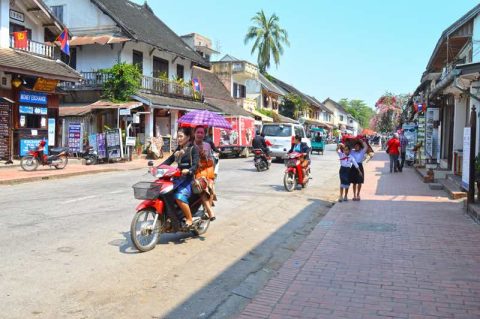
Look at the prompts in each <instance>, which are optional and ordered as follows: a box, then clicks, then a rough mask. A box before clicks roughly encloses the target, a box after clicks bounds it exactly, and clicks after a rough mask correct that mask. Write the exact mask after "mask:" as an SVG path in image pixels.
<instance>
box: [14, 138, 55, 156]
mask: <svg viewBox="0 0 480 319" xmlns="http://www.w3.org/2000/svg"><path fill="white" fill-rule="evenodd" d="M41 140H42V139H21V140H20V156H25V155H27V154H28V152H29V151H31V150H35V149H36V148H37V147H38V144H40V141H41ZM46 142H47V143H46V144H45V149H44V153H45V154H48V141H46Z"/></svg>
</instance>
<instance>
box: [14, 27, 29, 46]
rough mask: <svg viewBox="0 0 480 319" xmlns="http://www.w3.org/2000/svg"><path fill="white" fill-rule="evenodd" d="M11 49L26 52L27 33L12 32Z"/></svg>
mask: <svg viewBox="0 0 480 319" xmlns="http://www.w3.org/2000/svg"><path fill="white" fill-rule="evenodd" d="M13 47H14V48H15V49H23V50H26V49H27V48H28V34H27V31H20V32H13Z"/></svg>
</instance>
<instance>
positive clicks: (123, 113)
mask: <svg viewBox="0 0 480 319" xmlns="http://www.w3.org/2000/svg"><path fill="white" fill-rule="evenodd" d="M118 111H119V112H120V116H128V115H130V114H132V113H131V111H130V109H119V110H118Z"/></svg>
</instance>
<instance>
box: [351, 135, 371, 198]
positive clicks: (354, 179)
mask: <svg viewBox="0 0 480 319" xmlns="http://www.w3.org/2000/svg"><path fill="white" fill-rule="evenodd" d="M367 152H368V145H367V143H366V142H365V141H364V140H357V141H356V142H355V144H354V146H353V150H352V152H351V153H350V154H351V156H352V157H353V159H354V160H355V162H357V164H358V170H357V169H353V170H351V171H350V182H351V183H352V184H353V200H354V201H359V200H360V191H361V190H362V184H363V182H364V178H365V177H364V176H365V173H364V171H363V164H362V163H363V160H364V159H365V154H366V153H367Z"/></svg>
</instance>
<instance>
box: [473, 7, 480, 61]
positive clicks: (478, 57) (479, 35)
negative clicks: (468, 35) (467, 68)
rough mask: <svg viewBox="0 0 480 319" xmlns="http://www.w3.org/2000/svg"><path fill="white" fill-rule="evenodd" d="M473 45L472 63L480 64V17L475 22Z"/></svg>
mask: <svg viewBox="0 0 480 319" xmlns="http://www.w3.org/2000/svg"><path fill="white" fill-rule="evenodd" d="M472 43H473V49H472V52H473V54H472V62H480V15H477V16H476V17H475V19H474V20H473V34H472Z"/></svg>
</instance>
